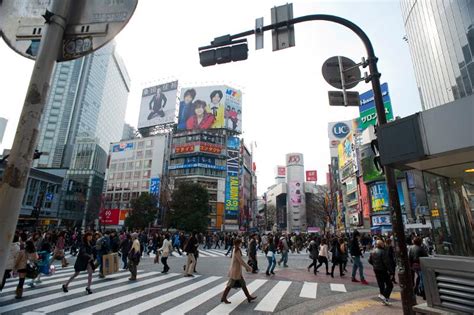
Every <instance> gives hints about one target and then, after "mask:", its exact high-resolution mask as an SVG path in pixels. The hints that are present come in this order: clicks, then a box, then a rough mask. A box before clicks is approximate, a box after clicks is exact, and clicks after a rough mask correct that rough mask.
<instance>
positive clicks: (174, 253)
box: [171, 251, 182, 257]
mask: <svg viewBox="0 0 474 315" xmlns="http://www.w3.org/2000/svg"><path fill="white" fill-rule="evenodd" d="M171 254H172V255H173V256H174V257H182V256H181V255H180V254H178V253H177V252H175V251H173V252H171Z"/></svg>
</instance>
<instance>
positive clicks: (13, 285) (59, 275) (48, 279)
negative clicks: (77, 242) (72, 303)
mask: <svg viewBox="0 0 474 315" xmlns="http://www.w3.org/2000/svg"><path fill="white" fill-rule="evenodd" d="M71 271H72V270H66V271H63V272H61V273H59V274H58V273H55V274H54V275H52V276H46V275H42V276H41V278H42V279H41V282H39V283H38V285H39V284H43V283H48V282H51V280H53V279H57V278H60V277H64V276H66V274H67V273H68V272H69V273H71ZM18 279H19V278H15V282H11V283H8V284H6V285H5V288H10V289H6V290H5V289H4V290H3V291H2V292H8V291H10V290H11V288H12V287H13V291H15V289H14V288H16V286H17V285H18ZM29 280H32V279H30V278H27V279H25V283H26V281H29Z"/></svg>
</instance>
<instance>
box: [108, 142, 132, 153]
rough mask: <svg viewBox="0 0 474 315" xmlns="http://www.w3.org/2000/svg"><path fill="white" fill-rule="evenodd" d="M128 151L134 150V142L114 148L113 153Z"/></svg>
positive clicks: (117, 145) (120, 144)
mask: <svg viewBox="0 0 474 315" xmlns="http://www.w3.org/2000/svg"><path fill="white" fill-rule="evenodd" d="M127 150H133V142H129V143H119V144H116V145H114V146H113V147H112V152H123V151H127Z"/></svg>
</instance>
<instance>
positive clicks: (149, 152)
mask: <svg viewBox="0 0 474 315" xmlns="http://www.w3.org/2000/svg"><path fill="white" fill-rule="evenodd" d="M152 156H153V151H152V150H146V151H145V159H150V158H151V157H152Z"/></svg>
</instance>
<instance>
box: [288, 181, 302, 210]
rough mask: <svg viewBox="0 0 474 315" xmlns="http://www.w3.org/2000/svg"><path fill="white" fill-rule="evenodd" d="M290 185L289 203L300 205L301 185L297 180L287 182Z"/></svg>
mask: <svg viewBox="0 0 474 315" xmlns="http://www.w3.org/2000/svg"><path fill="white" fill-rule="evenodd" d="M289 186H290V205H291V206H293V207H298V206H299V205H301V198H302V197H301V194H302V190H303V188H302V187H301V183H300V182H298V181H291V182H290V183H289Z"/></svg>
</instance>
